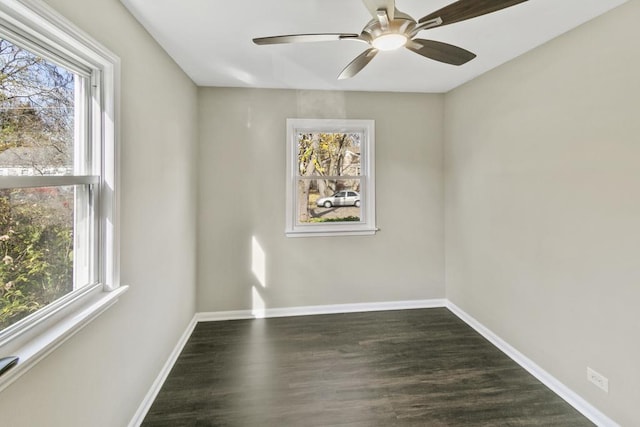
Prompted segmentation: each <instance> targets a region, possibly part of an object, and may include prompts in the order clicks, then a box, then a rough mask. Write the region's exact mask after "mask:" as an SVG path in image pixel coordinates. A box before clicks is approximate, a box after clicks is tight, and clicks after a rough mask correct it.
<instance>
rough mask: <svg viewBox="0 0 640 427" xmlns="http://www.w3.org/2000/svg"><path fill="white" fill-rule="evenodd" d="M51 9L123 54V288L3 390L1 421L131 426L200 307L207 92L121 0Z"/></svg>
mask: <svg viewBox="0 0 640 427" xmlns="http://www.w3.org/2000/svg"><path fill="white" fill-rule="evenodd" d="M49 3H50V5H52V6H53V7H54V8H55V9H57V10H58V11H59V12H60V13H62V14H63V15H65V16H66V17H67V18H69V19H70V20H71V21H72V22H74V23H75V24H77V25H78V26H79V27H80V28H82V29H84V30H85V31H87V32H88V33H89V34H91V35H92V36H93V37H95V38H96V39H98V40H99V41H100V42H101V43H103V44H104V45H105V46H107V47H108V48H109V49H111V50H112V51H113V52H115V53H116V54H117V55H119V56H120V58H121V59H122V92H121V94H122V102H121V106H122V111H121V116H122V139H121V146H122V162H121V168H122V200H121V201H122V212H121V214H122V274H121V276H122V282H123V283H124V284H127V285H130V286H131V289H130V290H129V292H127V293H126V294H125V295H124V296H123V297H122V298H121V300H120V301H119V302H118V303H117V304H116V305H115V306H114V307H112V308H111V309H109V310H108V311H107V312H106V313H104V314H103V315H102V316H101V317H99V318H98V319H96V320H95V321H94V322H93V323H91V324H89V325H88V326H87V327H86V328H85V329H83V330H82V331H81V332H80V333H79V334H77V335H76V336H74V337H73V338H71V339H70V340H69V341H67V342H66V343H65V344H64V345H63V346H62V347H60V348H59V349H58V350H56V351H55V352H54V353H52V354H51V355H50V356H49V357H48V358H47V359H45V360H43V361H42V362H40V363H39V364H38V365H37V366H36V367H34V368H33V369H32V370H30V371H29V372H28V373H27V374H26V375H24V376H23V377H21V378H20V379H19V380H18V381H17V382H15V383H14V384H12V385H11V386H9V387H8V388H7V389H5V390H4V391H3V392H1V393H0V414H1V415H0V425H2V426H11V427H21V426H24V427H33V426H65V427H76V426H77V427H87V426H91V427H98V426H104V427H116V426H124V425H127V424H128V422H129V421H130V419H131V418H132V416H133V414H134V412H135V411H136V409H137V408H138V405H139V404H140V402H141V401H142V399H143V397H144V396H145V394H146V393H147V391H148V390H149V387H150V386H151V383H152V382H153V380H154V379H155V377H156V376H157V374H158V372H159V371H160V369H161V367H162V366H163V364H164V363H165V362H166V360H167V358H168V356H169V354H170V352H171V350H172V349H173V347H174V346H175V344H176V342H177V341H178V338H179V337H180V335H181V334H182V333H183V332H184V330H185V328H186V326H187V324H188V323H189V321H190V319H191V318H192V317H193V313H194V311H195V239H196V237H195V228H194V223H195V202H196V196H195V188H196V185H195V184H196V181H195V172H194V163H195V150H196V139H197V135H196V122H195V120H196V118H197V113H196V106H197V105H196V95H197V91H196V87H195V85H194V84H193V83H192V82H191V81H190V80H189V79H188V78H187V77H186V76H185V75H184V74H183V73H182V71H181V70H180V69H179V68H178V67H177V66H176V65H175V63H173V62H172V60H171V59H170V58H169V57H168V56H167V55H166V54H165V53H164V51H163V50H161V49H160V48H159V47H158V45H157V44H156V43H155V42H154V41H153V40H152V39H151V37H150V36H149V35H148V34H147V33H146V32H145V31H144V30H143V29H142V27H141V26H140V25H139V24H138V23H137V22H136V21H135V20H134V19H133V18H132V17H131V16H130V15H129V14H128V13H127V11H126V10H125V8H124V7H123V6H122V5H121V4H120V3H119V2H118V1H117V0H92V1H84V2H83V1H77V0H50V1H49Z"/></svg>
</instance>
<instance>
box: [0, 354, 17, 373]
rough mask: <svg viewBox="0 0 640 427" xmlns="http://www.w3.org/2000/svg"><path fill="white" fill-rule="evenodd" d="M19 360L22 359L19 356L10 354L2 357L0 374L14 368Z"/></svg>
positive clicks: (0, 359)
mask: <svg viewBox="0 0 640 427" xmlns="http://www.w3.org/2000/svg"><path fill="white" fill-rule="evenodd" d="M18 360H20V358H19V357H17V356H9V357H2V358H0V375H2V374H4V373H5V372H7V371H8V370H9V369H11V368H13V367H14V366H16V365H17V364H18Z"/></svg>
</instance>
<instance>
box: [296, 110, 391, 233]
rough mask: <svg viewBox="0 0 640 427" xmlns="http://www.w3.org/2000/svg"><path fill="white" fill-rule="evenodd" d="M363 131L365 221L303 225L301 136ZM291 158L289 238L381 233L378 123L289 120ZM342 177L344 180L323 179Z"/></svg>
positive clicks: (367, 121)
mask: <svg viewBox="0 0 640 427" xmlns="http://www.w3.org/2000/svg"><path fill="white" fill-rule="evenodd" d="M300 131H307V132H327V133H329V132H332V133H338V132H340V133H342V132H344V133H348V132H362V133H363V141H362V145H361V147H360V150H361V151H360V154H361V159H363V160H364V161H363V162H362V163H361V166H360V178H359V179H360V180H361V187H364V190H362V189H361V191H360V193H361V194H362V195H363V200H364V203H362V204H361V205H360V209H361V210H360V213H361V218H362V220H361V221H359V222H335V223H320V224H299V223H298V221H297V217H298V213H297V209H298V203H297V198H298V196H297V191H296V189H297V184H296V181H297V180H298V179H299V178H300V177H299V176H298V174H297V173H296V166H295V165H296V164H297V158H298V144H297V133H298V132H300ZM286 145H287V155H286V174H287V178H286V226H285V227H286V228H285V234H286V236H287V237H312V236H318V237H326V236H363V235H372V234H375V233H376V231H378V228H377V227H376V209H375V207H376V203H375V193H376V192H375V121H374V120H353V119H287V144H286ZM323 178H325V179H326V178H329V179H331V178H340V177H323Z"/></svg>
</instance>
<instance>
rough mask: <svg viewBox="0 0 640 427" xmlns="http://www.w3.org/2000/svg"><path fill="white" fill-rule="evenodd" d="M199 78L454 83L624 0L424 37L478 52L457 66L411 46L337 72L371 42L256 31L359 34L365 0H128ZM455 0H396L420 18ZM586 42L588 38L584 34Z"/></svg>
mask: <svg viewBox="0 0 640 427" xmlns="http://www.w3.org/2000/svg"><path fill="white" fill-rule="evenodd" d="M121 1H122V3H123V4H124V5H125V6H126V7H127V8H128V9H129V10H130V11H131V13H132V14H133V15H134V16H135V17H136V18H137V19H138V20H139V21H140V22H141V23H142V25H144V27H145V28H146V29H147V30H148V31H149V33H151V35H152V36H153V37H154V38H155V39H156V40H157V41H158V42H159V43H160V45H162V46H163V48H164V49H165V50H166V51H167V52H168V53H169V55H171V57H173V59H174V60H175V61H176V62H177V63H178V64H179V65H180V67H182V69H183V70H184V71H185V72H186V73H187V74H188V75H189V76H190V77H191V78H192V79H193V81H194V82H195V83H196V84H198V85H200V86H231V87H262V88H292V89H321V90H363V91H393V92H447V91H449V90H451V89H453V88H455V87H457V86H459V85H461V84H463V83H465V82H467V81H469V80H471V79H473V78H475V77H477V76H479V75H481V74H483V73H485V72H486V71H488V70H490V69H492V68H494V67H496V66H498V65H500V64H503V63H504V62H507V61H509V60H510V59H513V58H515V57H517V56H519V55H521V54H523V53H525V52H527V51H529V50H531V49H533V48H535V47H536V46H539V45H541V44H543V43H545V42H547V41H549V40H551V39H552V38H554V37H557V36H558V35H560V34H562V33H564V32H566V31H568V30H570V29H572V28H575V27H577V26H578V25H580V24H582V23H584V22H586V21H588V20H590V19H593V18H594V17H596V16H598V15H601V14H603V13H605V12H607V11H608V10H610V9H612V8H614V7H616V6H618V5H620V4H622V3H624V2H625V1H626V0H529V1H527V2H525V3H521V4H519V5H516V6H513V7H510V8H507V9H503V10H501V11H499V12H495V13H492V14H489V15H484V16H481V17H478V18H475V19H471V20H468V21H464V22H459V23H456V24H452V25H449V26H445V27H442V28H437V29H433V30H427V31H423V32H422V33H421V34H420V35H419V37H421V38H427V39H433V40H438V41H444V42H447V43H451V44H455V45H457V46H460V47H463V48H465V49H467V50H470V51H472V52H474V53H476V54H477V55H478V57H477V58H476V59H474V60H472V61H471V62H469V63H467V64H465V65H463V66H460V67H455V66H452V65H447V64H441V63H439V62H436V61H431V60H429V59H426V58H424V57H421V56H419V55H417V54H415V53H413V52H410V51H408V50H406V49H401V50H399V51H394V52H381V53H380V54H379V55H378V56H377V57H376V58H374V59H373V61H372V62H371V63H370V64H369V65H368V66H367V67H366V68H365V69H364V70H363V71H361V72H360V73H359V74H358V75H356V76H355V77H354V78H352V79H347V80H340V81H338V80H337V76H338V74H339V73H340V71H342V69H343V68H344V67H345V66H346V65H347V64H348V63H349V62H350V61H351V60H352V59H353V58H355V57H356V56H357V55H358V54H360V53H361V52H363V51H364V50H365V49H366V45H364V44H362V43H358V42H354V41H333V42H320V43H301V44H288V45H270V46H257V45H255V44H253V42H252V41H251V39H252V38H254V37H265V36H272V35H281V34H298V33H360V32H361V30H362V28H363V27H364V25H365V24H366V23H367V22H368V21H369V20H370V19H371V15H370V14H369V12H368V11H367V9H365V7H364V5H363V4H362V1H361V0H227V1H223V0H152V1H150V0H121ZM452 2H453V0H396V6H397V8H398V9H399V10H401V11H403V12H405V13H408V14H409V15H411V16H412V17H413V18H414V19H416V20H417V19H420V18H421V17H423V16H425V15H427V14H429V13H431V12H433V11H435V10H437V9H439V8H441V7H443V6H445V5H447V4H449V3H452ZM586 42H588V41H586Z"/></svg>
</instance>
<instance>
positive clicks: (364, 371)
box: [142, 308, 593, 427]
mask: <svg viewBox="0 0 640 427" xmlns="http://www.w3.org/2000/svg"><path fill="white" fill-rule="evenodd" d="M142 425H143V427H159V426H172V427H173V426H198V427H200V426H562V427H571V426H591V425H593V424H591V423H590V422H589V421H588V420H587V419H586V418H584V417H583V416H582V415H581V414H579V413H578V412H577V411H576V410H574V409H573V408H572V407H571V406H570V405H568V404H567V403H566V402H564V401H563V400H562V399H560V398H559V397H558V396H556V395H555V394H554V393H553V392H551V391H550V390H549V389H548V388H546V387H545V386H544V385H543V384H541V383H540V382H538V381H537V380H536V379H535V378H534V377H532V376H531V375H529V374H528V373H527V372H526V371H524V370H523V369H522V368H521V367H519V366H518V365H517V364H516V363H515V362H513V361H512V360H511V359H509V358H508V357H507V356H505V355H504V354H503V353H502V352H500V351H499V350H498V349H497V348H495V347H494V346H493V345H492V344H490V343H489V342H488V341H486V340H485V339H484V338H483V337H481V336H480V335H479V334H477V333H476V332H475V331H474V330H473V329H471V328H470V327H469V326H467V325H466V324H465V323H463V322H462V321H461V320H460V319H458V318H457V317H456V316H455V315H453V314H452V313H451V312H449V311H448V310H447V309H445V308H436V309H424V310H404V311H386V312H371V313H351V314H335V315H320V316H304V317H289V318H274V319H257V320H235V321H226V322H208V323H200V324H198V325H197V327H196V329H195V331H194V333H193V335H192V336H191V338H190V339H189V342H188V343H187V345H186V346H185V348H184V350H183V352H182V354H181V355H180V357H179V359H178V361H177V363H176V364H175V366H174V368H173V370H172V371H171V373H170V375H169V377H168V379H167V381H166V382H165V384H164V386H163V388H162V390H161V391H160V393H159V395H158V397H157V398H156V401H155V402H154V404H153V405H152V407H151V409H150V410H149V413H148V414H147V417H146V418H145V420H144V422H143V424H142Z"/></svg>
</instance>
